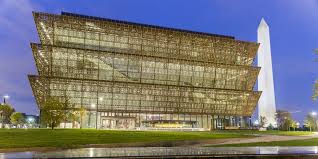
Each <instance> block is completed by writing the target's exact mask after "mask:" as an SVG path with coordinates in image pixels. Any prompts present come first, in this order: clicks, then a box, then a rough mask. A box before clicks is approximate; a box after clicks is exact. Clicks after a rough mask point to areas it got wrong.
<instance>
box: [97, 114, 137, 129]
mask: <svg viewBox="0 0 318 159" xmlns="http://www.w3.org/2000/svg"><path fill="white" fill-rule="evenodd" d="M135 123H136V119H135V118H132V117H102V118H101V129H134V128H135Z"/></svg>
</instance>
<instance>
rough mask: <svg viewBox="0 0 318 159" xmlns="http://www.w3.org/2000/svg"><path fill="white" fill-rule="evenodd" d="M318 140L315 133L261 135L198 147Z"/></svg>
mask: <svg viewBox="0 0 318 159" xmlns="http://www.w3.org/2000/svg"><path fill="white" fill-rule="evenodd" d="M312 138H318V133H317V132H315V133H314V134H311V135H304V136H282V135H265V134H264V135H259V136H257V137H254V138H234V139H224V140H222V139H220V140H214V141H212V140H211V141H210V142H209V141H208V142H207V143H201V144H198V145H196V146H208V145H226V144H244V143H256V142H273V141H288V140H306V139H312Z"/></svg>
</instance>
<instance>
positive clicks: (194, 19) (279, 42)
mask: <svg viewBox="0 0 318 159" xmlns="http://www.w3.org/2000/svg"><path fill="white" fill-rule="evenodd" d="M32 11H41V12H49V13H55V14H59V13H60V12H61V11H67V12H74V13H79V14H85V15H91V16H100V17H105V18H113V19H119V20H126V21H132V22H139V23H146V24H153V25H160V26H166V27H173V28H181V29H188V30H194V31H201V32H208V33H215V34H224V35H231V36H235V37H236V39H240V40H246V41H253V42H255V41H256V39H257V37H256V35H257V34H256V33H257V32H256V31H257V27H258V24H259V22H260V20H261V18H262V17H264V18H265V19H266V21H267V23H268V24H269V26H270V33H271V45H272V58H273V69H274V81H275V89H276V105H277V107H278V109H286V110H289V111H301V112H298V113H294V114H293V116H294V117H295V119H297V120H298V121H300V122H302V121H303V118H304V116H305V115H306V113H307V112H309V111H312V110H314V111H318V102H313V101H312V100H311V95H312V89H313V87H312V86H313V83H314V80H315V79H316V78H318V69H317V68H318V63H315V62H314V59H315V58H316V56H315V54H314V53H313V50H314V48H318V1H317V0H107V1H106V0H105V1H93V0H67V1H58V0H56V1H53V0H52V1H48V0H31V1H29V0H0V95H1V96H2V95H4V94H9V95H10V99H9V102H10V103H11V104H13V106H14V107H15V108H16V110H17V111H21V112H26V113H30V114H38V109H37V106H36V104H35V101H34V97H33V95H32V91H31V88H30V85H29V82H28V79H27V74H37V72H36V69H35V63H34V59H33V57H32V53H31V49H30V45H29V43H30V42H38V41H39V40H38V35H37V32H36V30H35V25H34V21H33V17H32V13H31V12H32Z"/></svg>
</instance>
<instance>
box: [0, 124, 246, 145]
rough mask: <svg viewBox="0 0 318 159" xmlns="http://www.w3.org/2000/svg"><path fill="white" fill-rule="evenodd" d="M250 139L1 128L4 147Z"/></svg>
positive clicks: (196, 134) (219, 135) (201, 134)
mask: <svg viewBox="0 0 318 159" xmlns="http://www.w3.org/2000/svg"><path fill="white" fill-rule="evenodd" d="M239 137H249V135H244V134H242V133H235V134H234V133H211V132H160V131H111V130H94V129H56V130H50V129H0V148H30V147H64V148H67V147H76V146H79V145H86V144H109V143H132V142H157V141H171V140H198V139H220V138H239Z"/></svg>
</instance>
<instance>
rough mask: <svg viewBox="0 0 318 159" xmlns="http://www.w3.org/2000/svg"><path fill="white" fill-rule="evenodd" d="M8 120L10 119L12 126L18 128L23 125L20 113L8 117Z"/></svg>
mask: <svg viewBox="0 0 318 159" xmlns="http://www.w3.org/2000/svg"><path fill="white" fill-rule="evenodd" d="M10 119H11V123H12V124H13V125H16V126H17V127H20V126H21V125H23V124H24V123H25V117H24V115H23V114H22V113H20V112H14V113H12V115H11V116H10Z"/></svg>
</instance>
